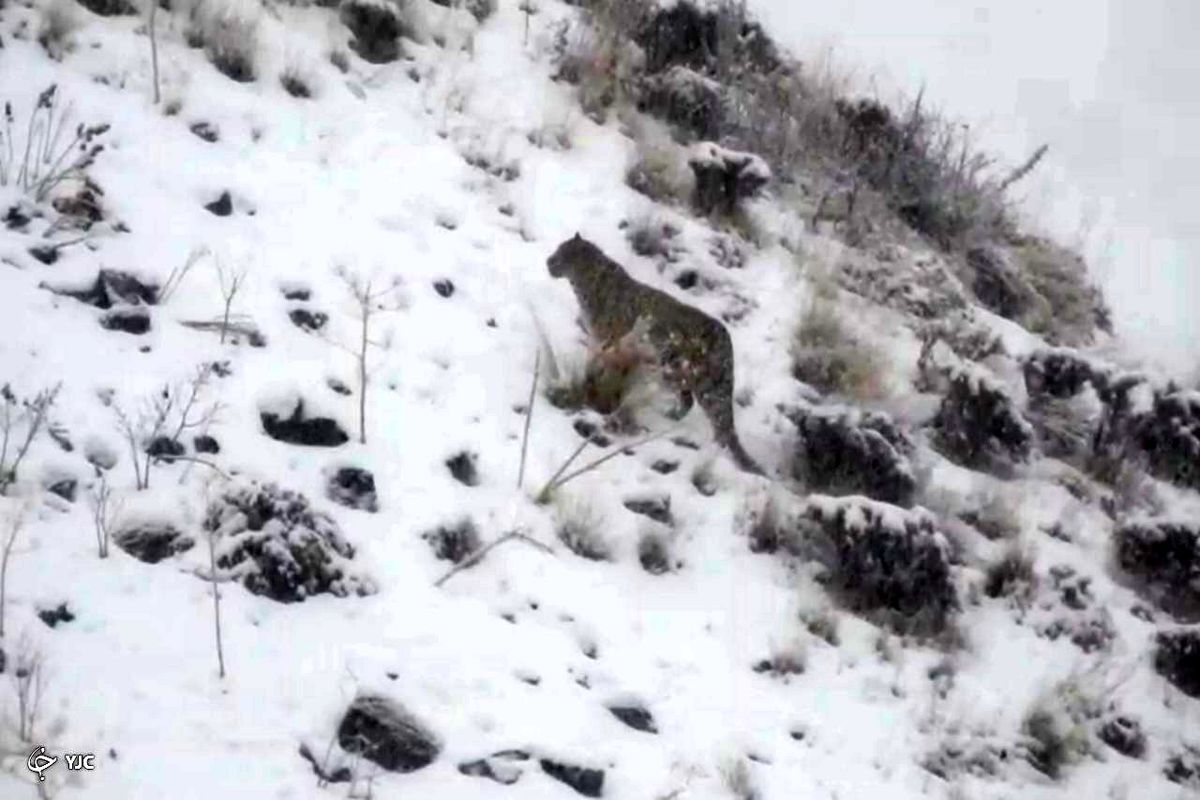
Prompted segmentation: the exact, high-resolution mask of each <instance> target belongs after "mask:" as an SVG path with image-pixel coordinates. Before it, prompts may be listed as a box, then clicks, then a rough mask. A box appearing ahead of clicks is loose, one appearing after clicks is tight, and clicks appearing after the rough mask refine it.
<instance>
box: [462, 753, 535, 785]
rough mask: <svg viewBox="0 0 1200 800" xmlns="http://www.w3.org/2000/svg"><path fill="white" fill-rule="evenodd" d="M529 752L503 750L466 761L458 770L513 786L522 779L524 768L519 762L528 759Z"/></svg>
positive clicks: (475, 776)
mask: <svg viewBox="0 0 1200 800" xmlns="http://www.w3.org/2000/svg"><path fill="white" fill-rule="evenodd" d="M528 760H529V753H527V752H525V751H524V750H501V751H500V752H499V753H493V754H492V755H491V756H489V757H487V758H480V759H477V760H475V761H464V762H463V763H461V764H459V765H458V771H459V772H461V773H462V774H463V775H470V776H471V777H473V778H487V779H488V780H492V781H495V782H496V783H499V784H502V785H504V786H512V785H513V784H514V783H516V782H517V781H519V780H520V779H521V775H522V772H523V770H522V769H521V768H520V767H519V766H517V764H519V763H521V762H524V761H528Z"/></svg>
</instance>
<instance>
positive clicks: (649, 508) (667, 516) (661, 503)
mask: <svg viewBox="0 0 1200 800" xmlns="http://www.w3.org/2000/svg"><path fill="white" fill-rule="evenodd" d="M624 505H625V507H626V508H627V509H629V510H630V511H632V512H633V513H635V514H641V515H642V516H643V517H649V518H650V519H652V520H654V521H655V522H661V523H662V524H664V525H671V524H673V523H674V521H675V518H674V517H673V516H672V515H671V497H670V495H661V496H658V497H635V498H630V499H628V500H625V502H624Z"/></svg>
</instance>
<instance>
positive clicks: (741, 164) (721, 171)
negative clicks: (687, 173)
mask: <svg viewBox="0 0 1200 800" xmlns="http://www.w3.org/2000/svg"><path fill="white" fill-rule="evenodd" d="M688 166H689V167H691V169H692V174H693V175H695V176H696V189H695V195H694V196H693V203H694V205H695V206H696V210H697V211H699V212H700V213H701V214H714V213H715V214H718V215H721V216H729V215H732V214H733V212H734V211H736V210H737V206H738V203H739V202H741V201H742V200H745V199H748V198H751V197H754V196H755V195H757V194H758V192H759V190H761V189H762V188H763V187H764V186H766V185H767V184H768V183H769V182H770V180H771V170H770V168H769V167H768V166H767V164H766V162H765V161H763V160H762V159H761V158H759V157H758V156H756V155H753V154H751V153H740V152H738V151H736V150H728V149H726V148H724V147H721V146H720V145H718V144H715V143H713V142H701V143H700V144H698V145H695V146H694V148H693V151H692V155H691V156H690V157H689V158H688Z"/></svg>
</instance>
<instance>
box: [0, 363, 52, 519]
mask: <svg viewBox="0 0 1200 800" xmlns="http://www.w3.org/2000/svg"><path fill="white" fill-rule="evenodd" d="M61 388H62V384H61V383H60V384H58V385H57V386H54V387H53V388H51V389H43V390H42V391H40V392H38V393H37V394H36V395H34V397H32V398H31V399H27V400H18V399H17V396H16V395H15V394H13V391H12V389H11V388H10V387H9V386H8V384H5V385H4V386H3V387H0V404H2V405H0V495H3V494H5V493H6V492H7V491H8V489H9V487H10V486H12V485H13V484H14V483H16V481H17V477H18V471H19V470H20V467H21V463H22V462H23V461H24V460H25V457H26V456H27V455H28V454H29V449H30V447H32V446H33V443H34V441H35V440H36V439H37V437H38V434H39V433H41V432H42V430H43V428H45V427H46V426H47V424H48V423H49V414H50V409H51V408H52V407H53V406H54V401H55V400H56V399H57V398H58V393H59V390H60V389H61Z"/></svg>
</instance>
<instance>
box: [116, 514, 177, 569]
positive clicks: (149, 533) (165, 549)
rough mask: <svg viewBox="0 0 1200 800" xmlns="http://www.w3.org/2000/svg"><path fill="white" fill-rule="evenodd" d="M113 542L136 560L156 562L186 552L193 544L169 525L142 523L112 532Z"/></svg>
mask: <svg viewBox="0 0 1200 800" xmlns="http://www.w3.org/2000/svg"><path fill="white" fill-rule="evenodd" d="M113 543H114V544H116V546H117V547H119V548H121V549H122V550H124V551H125V552H126V553H129V555H131V556H133V557H134V558H136V559H137V560H138V561H144V562H146V563H147V564H157V563H158V562H160V561H162V560H163V559H166V558H171V557H172V556H176V555H179V554H180V553H186V552H187V551H188V550H191V549H192V547H194V546H195V544H196V543H195V542H194V541H193V540H192V539H191V537H189V536H185V535H183V534H182V533H180V532H179V531H177V530H176V529H175V528H174V527H172V526H171V525H166V524H158V523H143V524H139V525H133V526H131V527H128V528H122V529H121V530H119V531H117V532H116V533H114V534H113Z"/></svg>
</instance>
